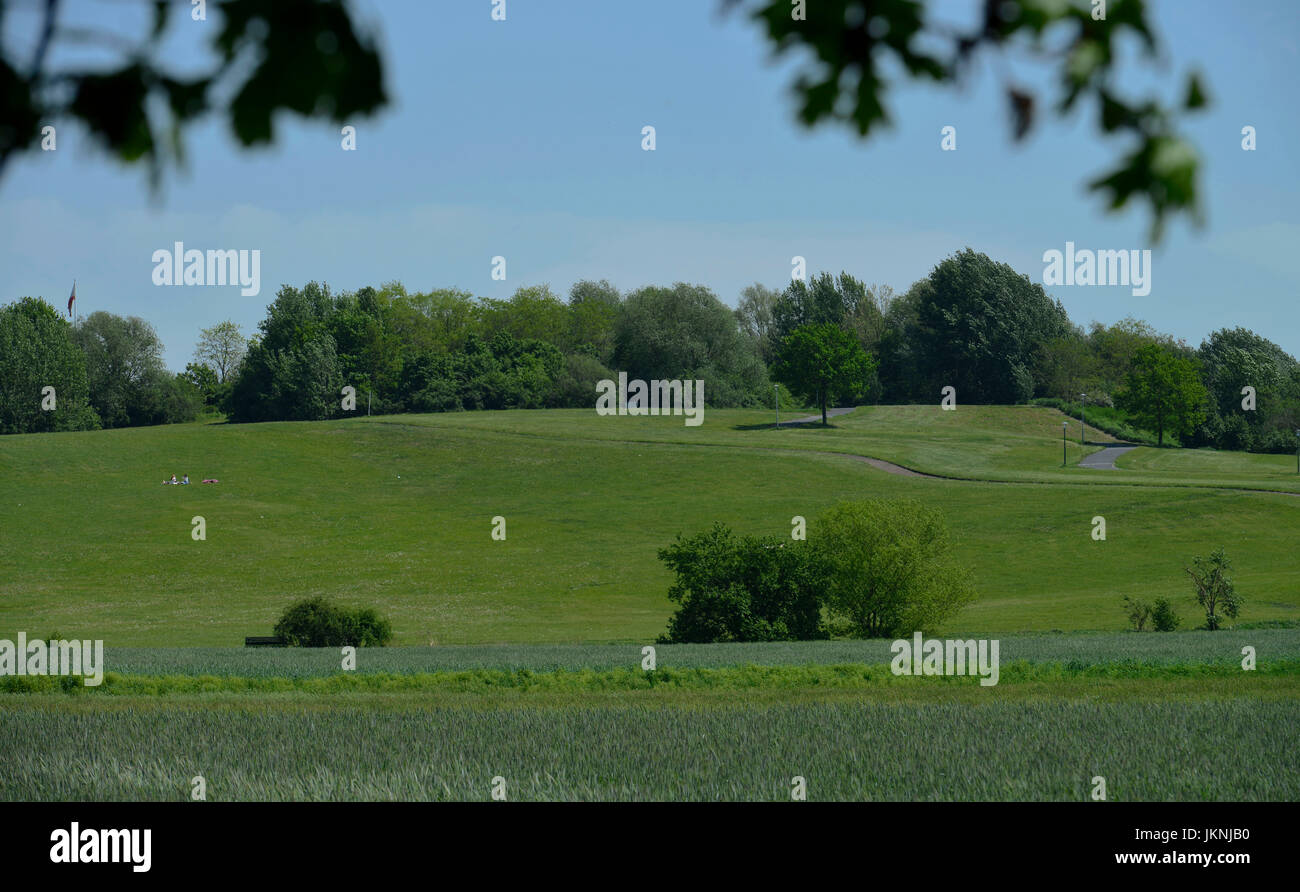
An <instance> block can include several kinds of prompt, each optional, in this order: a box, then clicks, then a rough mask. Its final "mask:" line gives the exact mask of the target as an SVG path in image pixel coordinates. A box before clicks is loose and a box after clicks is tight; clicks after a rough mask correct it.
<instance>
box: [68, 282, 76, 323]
mask: <svg viewBox="0 0 1300 892" xmlns="http://www.w3.org/2000/svg"><path fill="white" fill-rule="evenodd" d="M76 299H77V280H76V279H73V280H72V293H71V294H70V295H68V315H69V316H71V315H72V302H73V301H74V300H76Z"/></svg>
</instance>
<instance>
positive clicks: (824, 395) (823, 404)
mask: <svg viewBox="0 0 1300 892" xmlns="http://www.w3.org/2000/svg"><path fill="white" fill-rule="evenodd" d="M825 426H826V389H825V388H822V427H825Z"/></svg>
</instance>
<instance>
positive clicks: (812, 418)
mask: <svg viewBox="0 0 1300 892" xmlns="http://www.w3.org/2000/svg"><path fill="white" fill-rule="evenodd" d="M853 409H854V407H853V406H847V407H845V408H842V409H827V410H826V420H827V421H828V422H829V421H830V420H831V419H832V418H836V417H838V416H840V415H847V414H849V413H850V412H852V411H853ZM821 423H822V413H820V412H818V413H817V414H816V415H805V416H804V417H803V418H793V419H791V420H790V421H782V422H781V427H785V426H786V425H787V424H821Z"/></svg>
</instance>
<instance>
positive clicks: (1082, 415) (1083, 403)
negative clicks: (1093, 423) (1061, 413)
mask: <svg viewBox="0 0 1300 892" xmlns="http://www.w3.org/2000/svg"><path fill="white" fill-rule="evenodd" d="M1087 406H1088V394H1086V393H1081V394H1079V445H1080V446H1086V445H1088V444H1087V443H1085V442H1084V441H1083V436H1084V433H1085V432H1086V431H1087V430H1088V419H1087V417H1086V415H1087Z"/></svg>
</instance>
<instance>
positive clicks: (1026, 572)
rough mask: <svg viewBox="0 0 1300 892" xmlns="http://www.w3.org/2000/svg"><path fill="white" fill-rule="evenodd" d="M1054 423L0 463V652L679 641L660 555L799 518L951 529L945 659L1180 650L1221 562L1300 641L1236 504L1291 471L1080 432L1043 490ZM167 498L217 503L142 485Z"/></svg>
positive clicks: (148, 448)
mask: <svg viewBox="0 0 1300 892" xmlns="http://www.w3.org/2000/svg"><path fill="white" fill-rule="evenodd" d="M1061 419H1062V416H1061V415H1060V414H1059V413H1057V412H1055V411H1054V410H1049V409H1041V408H1033V407H965V406H963V407H959V408H958V410H957V411H955V412H942V411H940V410H939V409H938V407H937V406H935V407H920V406H917V407H878V408H864V409H859V410H858V411H856V412H854V413H852V414H851V415H848V416H845V417H843V418H840V419H836V421H835V426H834V428H833V429H829V430H825V429H819V428H805V429H787V430H780V431H775V430H772V429H770V427H766V428H765V427H764V425H768V424H770V421H771V415H770V414H769V413H764V412H747V411H724V410H709V411H708V412H707V413H706V415H705V423H704V425H703V426H701V427H698V428H689V427H686V426H684V425H683V423H682V419H681V418H671V417H666V418H618V417H610V418H601V417H598V416H596V415H595V414H594V413H593V412H591V411H578V410H563V411H535V412H525V411H516V412H482V413H458V414H447V415H426V416H390V417H376V418H370V419H366V418H359V419H355V420H348V421H340V422H327V423H302V424H293V423H280V424H264V425H216V424H214V425H184V426H171V427H157V428H138V429H130V430H113V431H98V432H89V433H73V434H45V435H32V436H10V437H4V438H0V637H9V638H12V637H13V636H14V635H16V633H17V632H18V631H20V630H21V631H25V632H27V633H29V634H31V635H35V636H46V635H48V634H50V633H52V632H58V633H60V634H62V635H64V636H68V637H85V638H103V639H105V641H106V642H107V643H108V644H109V645H110V646H113V645H116V646H223V645H226V646H228V645H237V644H240V643H241V642H242V638H243V636H245V635H251V634H267V633H268V632H269V630H270V627H271V625H272V624H273V623H274V621H275V618H276V617H277V615H278V614H279V612H280V611H281V610H282V609H283V607H284V606H285V605H286V604H288V603H289V602H290V601H291V600H293V599H296V598H298V597H302V596H304V595H308V594H318V593H320V594H326V595H329V596H332V597H335V598H338V599H340V600H342V601H345V602H351V603H357V604H368V605H373V606H376V607H378V608H380V609H381V610H382V611H383V612H384V613H385V614H387V615H388V616H389V618H390V619H391V620H392V622H393V626H394V630H395V632H396V643H398V644H426V643H429V642H438V643H440V644H479V643H495V642H518V643H522V642H534V643H554V642H589V643H595V642H646V641H649V640H651V639H653V638H654V636H656V635H658V634H659V633H660V632H662V631H663V628H664V624H665V621H666V620H667V617H668V615H669V613H670V605H669V603H668V601H667V599H666V596H665V592H666V590H667V587H668V583H669V575H668V573H667V572H666V571H665V570H664V569H663V567H662V565H661V564H660V563H659V562H658V560H657V558H656V552H657V550H658V549H659V548H661V547H662V546H664V545H666V544H668V543H670V542H671V541H672V539H673V537H674V536H675V535H676V534H677V533H692V532H696V531H698V530H701V529H704V528H706V527H707V526H709V525H710V524H711V523H713V522H714V521H723V522H725V523H727V524H729V525H731V526H733V527H734V528H736V529H738V530H741V531H744V532H751V533H764V534H777V535H785V534H787V533H788V531H789V529H790V520H791V517H792V516H793V515H803V516H805V517H808V518H809V519H810V520H811V519H812V517H814V516H815V515H816V514H818V513H819V512H820V511H821V510H823V509H824V508H825V507H827V506H829V505H831V504H833V503H834V502H836V501H838V500H841V499H845V498H865V497H875V496H890V497H897V496H904V495H907V496H914V497H916V498H918V499H921V500H923V501H925V502H927V503H930V504H933V505H936V506H938V507H940V508H942V509H943V511H944V512H945V514H946V515H947V517H948V520H949V524H950V526H951V528H952V534H953V539H954V541H955V544H956V547H957V549H958V551H959V553H960V555H961V556H962V557H963V559H965V560H966V561H967V562H968V563H969V564H970V566H971V567H972V568H973V570H974V572H975V575H976V580H977V584H978V587H979V590H980V595H981V596H980V599H979V601H978V602H977V603H975V604H974V605H972V606H971V607H970V608H968V609H967V610H966V611H965V612H964V613H963V614H961V615H960V616H959V617H958V618H957V619H956V620H954V623H953V628H952V629H951V630H949V631H952V632H954V633H958V632H959V633H962V634H972V635H974V634H978V635H996V634H1010V633H1012V632H1018V631H1038V630H1050V629H1062V630H1078V629H1098V630H1118V629H1120V628H1122V627H1123V625H1124V619H1123V615H1122V612H1121V610H1120V608H1119V602H1120V599H1121V598H1122V597H1123V596H1124V595H1134V596H1142V597H1161V596H1163V597H1169V598H1172V599H1175V602H1176V603H1177V604H1178V605H1179V609H1180V612H1181V613H1182V614H1183V616H1184V623H1185V625H1192V624H1195V623H1196V622H1197V618H1196V617H1195V615H1194V608H1193V606H1192V605H1191V602H1190V587H1189V586H1188V585H1187V582H1186V577H1185V574H1184V573H1183V571H1182V567H1183V565H1184V564H1185V563H1186V562H1187V561H1188V560H1189V559H1190V558H1191V556H1192V555H1193V554H1197V553H1206V552H1208V551H1210V550H1211V549H1212V548H1214V547H1216V546H1218V545H1223V546H1224V547H1226V548H1227V550H1228V553H1229V555H1230V556H1231V557H1232V558H1233V559H1234V560H1235V562H1236V564H1237V567H1238V573H1237V581H1238V588H1239V589H1240V590H1241V591H1242V592H1243V593H1244V594H1245V596H1246V598H1247V603H1246V607H1245V611H1244V614H1243V618H1244V619H1246V620H1250V621H1260V620H1294V619H1300V586H1297V584H1296V580H1297V579H1300V550H1297V549H1296V548H1295V547H1294V538H1295V534H1294V532H1295V529H1296V522H1295V519H1296V516H1297V514H1296V512H1297V511H1300V498H1297V497H1296V496H1295V495H1286V494H1279V493H1272V492H1263V491H1251V490H1285V491H1287V492H1293V493H1298V492H1300V478H1297V477H1296V476H1295V473H1294V470H1295V469H1294V459H1290V458H1288V457H1287V456H1254V455H1240V454H1235V453H1214V452H1186V451H1175V450H1154V449H1146V448H1143V449H1139V450H1137V451H1135V452H1133V453H1129V454H1128V455H1127V456H1125V457H1124V458H1123V459H1121V461H1120V467H1121V469H1120V470H1119V471H1115V472H1101V471H1088V470H1085V469H1080V468H1078V467H1075V465H1076V463H1077V462H1078V460H1079V458H1080V457H1082V456H1083V455H1084V454H1085V452H1091V451H1095V450H1096V449H1097V448H1099V447H1096V446H1088V447H1081V446H1079V445H1078V442H1077V437H1078V429H1077V427H1076V426H1073V425H1072V427H1071V430H1070V433H1071V435H1072V437H1073V438H1074V439H1073V440H1072V441H1071V442H1070V443H1068V444H1067V454H1068V466H1067V467H1065V468H1062V467H1061V448H1062V447H1061V423H1060V422H1061ZM1091 433H1092V432H1091V431H1090V434H1091ZM838 453H846V454H838ZM852 455H865V456H872V457H877V458H882V459H887V460H890V461H893V462H896V463H899V464H902V465H906V466H907V467H910V468H914V469H917V470H920V471H924V472H928V473H931V474H938V475H944V476H947V477H958V478H967V479H965V480H951V479H944V480H931V479H921V478H912V477H900V476H894V475H890V474H888V473H885V472H883V471H880V470H877V469H875V468H873V467H871V466H869V465H867V464H865V463H863V462H860V461H856V460H854V459H853V458H852V457H851V456H852ZM173 473H176V474H177V475H180V474H183V473H189V475H190V477H191V479H192V480H193V481H196V482H197V481H198V480H200V479H202V478H204V477H216V478H219V479H220V480H221V483H220V484H218V485H215V486H212V485H209V486H203V485H197V483H196V485H191V486H188V487H172V486H162V485H160V483H161V481H162V480H163V479H164V478H165V477H170V475H171V474H173ZM985 481H1002V482H985ZM196 515H198V516H202V517H203V518H204V519H205V521H206V526H207V539H206V541H203V542H196V541H193V540H192V539H191V536H190V531H191V518H193V517H194V516H196ZM495 515H503V516H504V517H505V518H506V521H507V533H508V535H507V539H506V541H504V542H497V541H493V540H492V538H491V536H490V532H491V526H492V518H493V516H495ZM1096 515H1101V516H1104V517H1105V518H1106V523H1107V533H1108V538H1107V541H1105V542H1095V541H1093V540H1092V538H1091V530H1092V518H1093V517H1094V516H1096Z"/></svg>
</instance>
